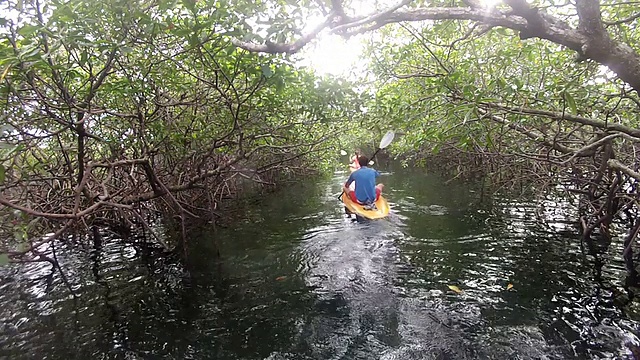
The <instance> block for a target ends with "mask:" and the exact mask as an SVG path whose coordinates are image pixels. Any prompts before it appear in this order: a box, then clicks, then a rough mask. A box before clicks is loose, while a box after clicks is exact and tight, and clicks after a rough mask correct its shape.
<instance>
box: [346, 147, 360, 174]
mask: <svg viewBox="0 0 640 360" xmlns="http://www.w3.org/2000/svg"><path fill="white" fill-rule="evenodd" d="M360 155H362V153H361V152H360V149H356V151H355V152H354V155H353V156H352V157H351V163H350V164H349V170H351V172H354V171H356V170H358V169H360V163H359V162H358V158H359V157H360Z"/></svg>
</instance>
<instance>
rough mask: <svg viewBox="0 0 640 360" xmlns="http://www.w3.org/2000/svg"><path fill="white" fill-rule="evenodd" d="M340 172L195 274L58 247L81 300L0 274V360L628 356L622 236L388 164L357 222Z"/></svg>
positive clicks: (116, 254) (223, 242)
mask: <svg viewBox="0 0 640 360" xmlns="http://www.w3.org/2000/svg"><path fill="white" fill-rule="evenodd" d="M345 177H346V174H345V173H336V174H335V176H334V177H333V178H331V179H328V180H318V181H315V182H313V183H308V184H300V185H299V186H295V187H293V188H291V189H290V190H289V191H287V192H281V193H279V194H276V195H272V196H269V197H268V198H266V199H265V200H264V202H263V203H262V204H260V205H259V206H258V205H256V206H255V207H250V208H248V209H247V211H246V214H245V215H246V216H245V218H244V220H242V221H241V222H239V223H237V224H236V225H234V226H232V227H228V228H216V229H214V228H210V229H203V230H202V231H200V232H198V234H197V235H194V236H193V237H192V238H191V239H190V240H189V249H188V254H189V255H188V259H187V260H186V261H185V260H182V259H180V258H179V256H176V255H167V254H165V253H163V252H162V251H161V250H160V249H158V248H156V247H153V246H150V245H148V244H146V243H145V241H143V240H144V239H140V238H136V237H132V238H131V239H128V240H127V241H126V242H122V241H109V240H105V241H104V242H103V244H102V246H101V247H99V248H97V249H94V248H92V247H91V246H89V245H87V246H86V247H84V246H82V245H74V246H70V245H66V246H63V245H62V244H61V245H58V247H59V248H58V249H57V252H56V253H57V256H58V258H59V260H60V262H61V264H62V267H63V269H64V270H65V274H66V276H67V278H68V279H69V282H70V283H71V285H72V287H73V289H74V292H73V293H71V292H70V291H69V289H68V288H67V286H65V284H64V283H63V281H62V280H61V279H60V277H54V278H53V279H48V278H47V277H46V275H47V273H48V272H49V267H48V266H46V265H43V264H27V265H24V266H9V267H3V268H0V358H2V359H5V358H6V359H626V358H628V359H633V358H634V357H633V353H634V352H637V349H638V344H640V342H639V340H638V334H640V326H639V324H640V323H639V322H638V320H639V319H640V317H639V314H640V312H639V310H638V306H637V305H636V303H635V302H629V301H628V293H627V290H626V289H624V288H623V285H624V281H625V275H626V273H625V270H624V266H623V264H622V263H621V262H620V260H619V258H620V255H619V254H621V252H622V249H621V246H620V241H614V242H613V243H611V244H591V246H587V245H584V244H581V243H580V242H579V241H578V239H577V237H576V235H575V230H574V229H573V225H572V221H573V220H574V219H575V214H574V213H573V212H572V211H573V210H572V208H571V206H570V204H567V203H563V202H561V201H558V200H553V199H552V198H551V197H547V198H545V199H538V200H535V201H534V200H525V199H522V198H520V199H518V198H509V197H495V198H487V196H486V195H483V194H482V192H481V191H480V187H474V186H470V185H465V184H460V183H445V182H444V181H442V180H441V179H439V178H437V177H435V176H430V175H425V174H424V173H422V172H419V171H410V170H403V169H396V170H389V171H385V172H383V176H382V179H381V181H382V182H384V183H385V184H386V187H385V192H386V196H387V198H388V200H389V201H390V203H391V205H392V214H391V215H390V216H389V217H388V218H387V219H384V220H379V221H370V222H355V221H352V219H350V218H348V217H347V216H346V215H345V214H344V212H343V209H342V208H341V206H340V204H339V202H338V201H337V199H336V198H337V196H338V194H339V192H340V184H341V182H342V181H344V178H345ZM105 236H106V238H107V239H108V238H109V234H108V233H105ZM216 243H217V245H216ZM218 252H219V254H220V257H219V258H218V257H217V255H216V254H217V253H218ZM458 289H459V291H457V290H458ZM636 302H637V301H636Z"/></svg>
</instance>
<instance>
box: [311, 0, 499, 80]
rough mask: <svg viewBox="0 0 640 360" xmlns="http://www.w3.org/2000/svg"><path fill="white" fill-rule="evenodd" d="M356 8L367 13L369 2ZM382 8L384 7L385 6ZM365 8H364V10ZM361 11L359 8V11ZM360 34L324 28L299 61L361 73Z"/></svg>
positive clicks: (489, 0) (489, 1)
mask: <svg viewBox="0 0 640 360" xmlns="http://www.w3.org/2000/svg"><path fill="white" fill-rule="evenodd" d="M397 1H399V0H388V1H382V2H383V3H386V4H384V7H388V6H391V5H392V4H395V3H396V2H397ZM480 1H481V2H482V3H483V4H484V6H485V7H486V8H492V7H494V6H495V5H497V4H498V3H500V2H502V0H480ZM351 5H352V7H354V8H356V9H357V12H358V15H365V14H368V13H369V12H370V11H371V10H370V4H369V5H367V1H364V0H359V1H355V2H354V3H352V4H351ZM384 7H383V8H384ZM365 9H366V10H365ZM360 10H361V11H360ZM320 21H322V18H317V19H313V20H312V21H310V23H309V24H308V25H307V29H306V30H307V31H309V30H311V29H312V28H313V27H315V26H316V25H317V24H318V23H319V22H320ZM303 32H305V31H303ZM362 41H363V40H362V36H354V37H351V38H349V39H348V40H346V39H344V38H342V37H340V36H338V35H332V34H328V33H327V31H326V30H324V31H323V32H322V33H321V35H320V37H319V38H317V39H315V40H312V41H311V42H310V43H309V44H307V45H306V46H305V47H304V48H303V50H302V51H301V53H300V55H301V60H300V64H301V65H303V66H310V67H313V68H314V69H315V70H316V72H317V73H318V74H320V75H326V74H331V75H339V76H349V75H351V74H352V73H356V74H357V73H359V72H362V71H363V70H364V69H363V67H364V66H365V64H364V63H363V62H362V60H360V59H359V57H360V55H361V54H362V52H363V50H364V45H363V43H362Z"/></svg>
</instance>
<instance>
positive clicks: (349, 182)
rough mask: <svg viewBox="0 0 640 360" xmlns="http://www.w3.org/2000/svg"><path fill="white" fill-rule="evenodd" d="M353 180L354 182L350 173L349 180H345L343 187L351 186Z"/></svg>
mask: <svg viewBox="0 0 640 360" xmlns="http://www.w3.org/2000/svg"><path fill="white" fill-rule="evenodd" d="M353 180H354V178H353V173H351V175H349V178H348V179H347V182H345V183H344V186H346V187H349V185H351V183H352V182H353Z"/></svg>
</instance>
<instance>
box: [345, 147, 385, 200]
mask: <svg viewBox="0 0 640 360" xmlns="http://www.w3.org/2000/svg"><path fill="white" fill-rule="evenodd" d="M358 163H359V164H360V169H358V170H356V171H354V172H352V173H351V175H349V179H347V182H346V183H345V184H344V189H343V190H344V192H345V194H347V195H348V196H349V198H351V200H353V201H355V202H357V203H360V204H363V205H371V204H373V203H375V202H376V200H378V198H379V197H380V193H381V192H382V188H383V187H384V185H383V184H378V185H376V178H377V177H378V176H380V173H379V172H377V171H376V170H374V169H371V168H370V167H368V165H369V159H368V158H367V157H366V156H364V155H360V157H358ZM354 181H355V182H356V189H355V190H351V189H349V185H351V183H352V182H354Z"/></svg>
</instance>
